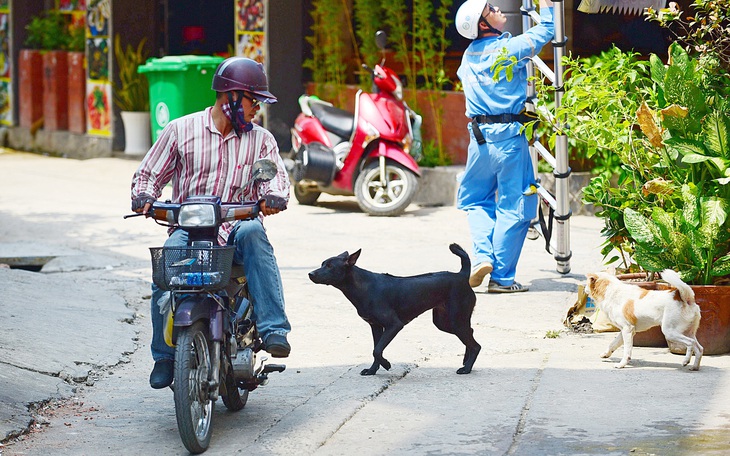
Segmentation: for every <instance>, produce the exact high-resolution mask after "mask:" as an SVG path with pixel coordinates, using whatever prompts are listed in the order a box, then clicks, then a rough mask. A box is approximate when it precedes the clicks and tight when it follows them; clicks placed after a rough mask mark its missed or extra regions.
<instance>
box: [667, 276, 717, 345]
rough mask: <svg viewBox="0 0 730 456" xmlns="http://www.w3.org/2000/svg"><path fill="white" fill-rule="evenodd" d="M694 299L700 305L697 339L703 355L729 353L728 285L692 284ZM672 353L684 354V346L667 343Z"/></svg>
mask: <svg viewBox="0 0 730 456" xmlns="http://www.w3.org/2000/svg"><path fill="white" fill-rule="evenodd" d="M692 290H694V292H695V301H697V305H699V306H700V313H701V315H702V319H701V320H700V329H698V330H697V340H698V341H699V343H700V345H702V347H703V348H704V349H705V352H704V354H705V355H722V354H724V353H730V287H728V286H716V285H692ZM669 349H670V350H671V351H672V353H676V354H678V355H684V354H685V348H684V347H679V346H676V345H675V344H673V343H670V344H669Z"/></svg>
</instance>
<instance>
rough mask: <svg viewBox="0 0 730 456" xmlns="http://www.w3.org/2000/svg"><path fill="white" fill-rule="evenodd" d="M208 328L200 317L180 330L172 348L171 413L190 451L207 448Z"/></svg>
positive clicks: (209, 420) (209, 423)
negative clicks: (173, 353)
mask: <svg viewBox="0 0 730 456" xmlns="http://www.w3.org/2000/svg"><path fill="white" fill-rule="evenodd" d="M207 331H208V328H207V326H206V325H205V324H204V322H202V321H198V322H196V323H195V324H193V325H192V326H190V327H188V328H185V329H183V330H182V331H180V335H179V336H178V340H177V348H176V349H175V382H174V385H175V388H174V391H175V394H174V397H175V417H176V418H177V428H178V430H179V431H180V438H181V439H182V441H183V444H184V445H185V448H187V449H188V451H190V452H191V453H195V454H197V453H202V452H204V451H205V450H207V449H208V445H209V444H210V436H211V432H212V421H213V408H214V404H215V403H214V402H213V401H211V400H210V392H209V388H208V385H209V379H210V375H211V370H212V363H211V358H210V347H209V346H208V337H207Z"/></svg>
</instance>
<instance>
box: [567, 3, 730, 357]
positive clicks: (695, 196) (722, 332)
mask: <svg viewBox="0 0 730 456" xmlns="http://www.w3.org/2000/svg"><path fill="white" fill-rule="evenodd" d="M729 1H730V0H720V2H721V3H723V4H724V5H725V6H724V11H725V13H724V14H725V16H724V19H722V20H724V21H726V22H727V18H728V8H727V7H728V2H729ZM703 4H708V5H709V4H714V3H713V2H709V1H708V0H697V1H696V2H695V5H696V6H695V10H696V11H700V12H701V11H703V10H702V9H701V6H702V5H703ZM697 5H700V7H698V6H697ZM650 14H651V13H650ZM655 17H656V16H655ZM722 20H721V22H722ZM712 23H714V22H712V21H711V22H708V26H709V24H712ZM697 24H702V22H701V21H697ZM700 26H701V25H700ZM719 37H720V39H724V37H723V36H722V35H720V36H719ZM712 44H713V43H711V42H710V43H705V45H706V46H703V47H701V48H698V47H696V46H694V45H693V46H691V47H689V49H690V51H692V53H690V52H688V51H687V49H685V48H683V46H682V43H681V41H678V42H674V43H672V44H671V45H670V47H669V52H668V55H669V60H668V62H667V63H666V64H665V63H664V62H662V61H661V60H660V59H659V57H657V56H655V55H652V56H651V57H650V60H649V62H648V63H638V62H635V65H633V66H628V67H624V68H631V71H629V73H631V76H630V81H631V85H632V87H633V88H634V90H633V91H631V92H622V91H617V92H615V94H614V96H612V97H605V95H606V94H605V93H604V92H601V91H596V92H591V91H581V93H580V96H575V95H576V94H575V93H573V94H570V95H568V93H567V92H566V96H565V98H564V100H565V101H567V103H566V104H564V108H563V109H562V110H561V112H560V113H559V115H563V116H565V117H564V118H566V119H568V121H569V124H571V125H579V126H578V127H577V130H581V129H585V124H580V123H581V122H584V123H592V122H593V128H594V129H595V131H594V132H593V133H591V134H590V135H589V134H588V133H586V135H587V138H588V139H587V140H588V141H589V142H590V143H591V144H593V146H594V147H599V148H606V149H607V150H611V149H610V147H614V148H615V149H614V152H615V153H616V154H617V155H618V156H619V157H620V159H621V162H622V165H621V168H620V171H619V174H618V176H617V178H615V179H614V180H612V179H610V178H609V176H606V175H603V176H599V177H598V178H596V179H594V180H593V181H592V182H591V183H590V185H589V186H588V187H586V189H584V202H586V203H591V204H594V205H596V206H597V207H600V210H599V211H598V212H597V214H596V215H598V216H599V217H602V218H604V220H605V222H606V227H605V229H604V231H603V234H604V236H605V237H606V242H605V244H604V245H603V250H602V252H603V254H604V255H605V257H606V259H607V263H619V265H620V267H621V268H622V269H623V270H624V271H629V272H645V273H647V276H648V278H649V279H651V278H652V275H653V274H654V273H655V272H657V271H661V270H662V269H664V268H671V269H673V270H675V271H677V272H678V273H679V274H680V275H681V276H682V278H683V280H685V281H686V282H687V283H689V284H690V285H692V286H693V290H694V291H695V295H696V299H697V302H698V304H700V307H701V309H702V323H701V325H700V331H699V333H698V339H699V340H700V343H702V344H703V345H704V346H705V349H706V353H707V354H719V353H726V352H728V351H730V287H727V286H724V285H726V284H727V283H728V279H730V254H728V251H730V217H728V213H729V212H730V103H728V101H727V99H728V96H729V95H730V89H728V87H730V85H729V84H728V83H729V82H730V75H729V73H728V68H727V67H726V66H724V64H723V56H722V55H718V54H717V52H720V53H721V52H728V51H727V47H724V48H723V47H717V46H715V47H714V48H713V47H712V46H711V45H712ZM715 44H716V43H715ZM695 49H703V50H706V49H710V50H711V51H710V52H708V53H707V54H705V55H700V54H696V53H694V50H695ZM712 49H714V52H713V51H712ZM727 61H728V60H726V61H725V62H727ZM569 66H570V71H574V74H573V75H572V76H571V77H578V78H580V77H581V76H580V75H581V71H580V68H579V66H578V65H576V62H575V61H573V62H571V64H570V65H569ZM602 71H605V69H602ZM576 75H577V76H576ZM618 77H621V76H618ZM574 82H576V83H577V82H579V81H574ZM601 97H605V99H601ZM574 134H575V133H574ZM607 146H610V147H607ZM670 348H672V347H670ZM673 351H676V349H675V348H673Z"/></svg>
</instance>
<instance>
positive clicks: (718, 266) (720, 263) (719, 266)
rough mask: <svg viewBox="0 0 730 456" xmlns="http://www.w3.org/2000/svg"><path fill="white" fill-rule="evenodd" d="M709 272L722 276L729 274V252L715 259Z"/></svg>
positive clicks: (715, 275)
mask: <svg viewBox="0 0 730 456" xmlns="http://www.w3.org/2000/svg"><path fill="white" fill-rule="evenodd" d="M710 274H711V275H712V276H714V277H722V276H726V275H728V274H730V253H728V254H726V255H724V256H721V257H720V258H718V259H717V260H715V262H714V263H713V265H712V269H711V270H710Z"/></svg>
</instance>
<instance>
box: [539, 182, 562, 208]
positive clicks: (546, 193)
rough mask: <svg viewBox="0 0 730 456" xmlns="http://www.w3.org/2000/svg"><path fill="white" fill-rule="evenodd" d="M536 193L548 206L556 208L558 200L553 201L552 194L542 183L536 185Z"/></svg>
mask: <svg viewBox="0 0 730 456" xmlns="http://www.w3.org/2000/svg"><path fill="white" fill-rule="evenodd" d="M537 193H538V195H540V196H541V197H542V199H543V200H545V202H546V203H548V205H549V206H550V207H552V208H553V210H554V211H557V210H558V202H557V201H555V198H554V197H553V195H552V194H550V192H549V191H548V190H547V189H546V188H545V187H543V186H542V185H538V186H537Z"/></svg>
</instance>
